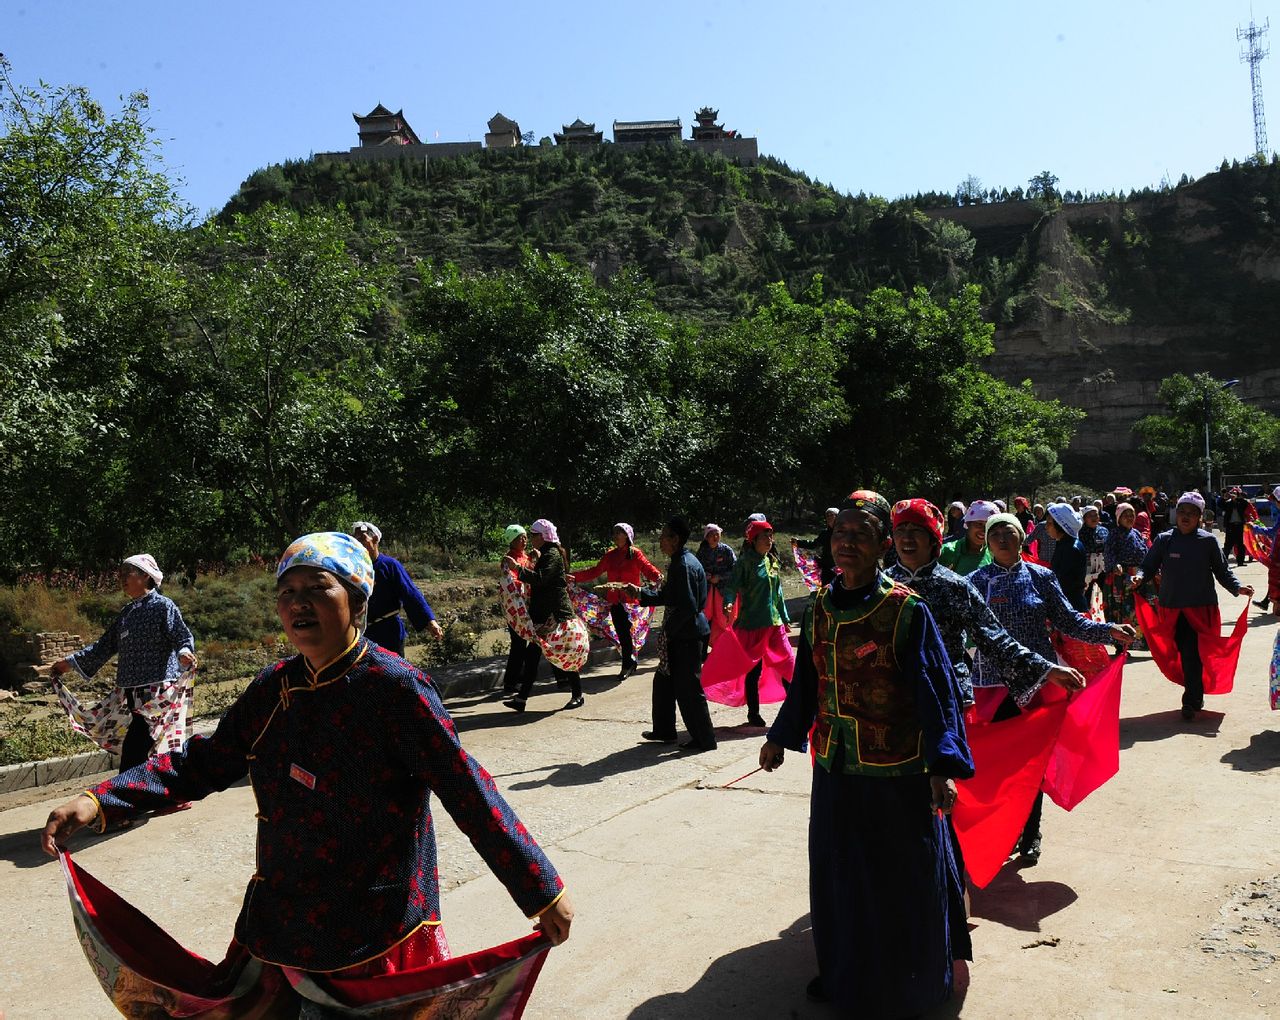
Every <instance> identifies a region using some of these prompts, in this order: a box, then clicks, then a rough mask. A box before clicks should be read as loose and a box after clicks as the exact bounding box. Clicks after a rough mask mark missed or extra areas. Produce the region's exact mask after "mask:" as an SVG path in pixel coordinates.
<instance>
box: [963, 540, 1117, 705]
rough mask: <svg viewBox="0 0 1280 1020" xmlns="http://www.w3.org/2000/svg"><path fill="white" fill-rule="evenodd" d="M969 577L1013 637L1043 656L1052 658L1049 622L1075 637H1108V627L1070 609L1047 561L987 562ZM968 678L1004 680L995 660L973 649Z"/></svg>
mask: <svg viewBox="0 0 1280 1020" xmlns="http://www.w3.org/2000/svg"><path fill="white" fill-rule="evenodd" d="M969 581H970V582H971V583H972V584H973V586H974V587H975V588H977V589H978V593H979V594H980V595H981V596H982V597H983V598H984V599H985V600H986V603H987V605H988V606H990V607H991V610H992V612H994V613H995V615H996V618H997V619H998V620H999V621H1000V623H1001V624H1002V625H1003V626H1004V629H1005V630H1007V631H1008V632H1009V634H1010V635H1011V636H1012V637H1013V638H1014V640H1015V641H1017V642H1018V643H1019V644H1021V645H1024V646H1026V647H1027V648H1030V649H1031V650H1032V651H1034V652H1037V653H1038V654H1039V655H1041V656H1043V657H1044V658H1045V659H1049V660H1050V661H1053V660H1054V659H1055V658H1056V654H1055V652H1054V649H1053V643H1052V641H1051V640H1050V636H1049V629H1050V628H1051V627H1052V628H1054V629H1056V630H1058V631H1060V632H1061V633H1063V634H1066V635H1067V636H1068V637H1073V638H1075V639H1076V640H1078V641H1087V642H1089V643H1090V644H1110V642H1111V628H1110V627H1109V626H1108V625H1107V624H1105V623H1096V622H1094V621H1093V620H1090V619H1089V618H1088V617H1086V616H1084V615H1082V614H1080V613H1077V612H1076V611H1075V610H1074V609H1072V608H1071V603H1070V602H1068V601H1067V597H1066V595H1064V594H1063V593H1062V588H1061V587H1060V586H1059V584H1058V579H1057V578H1056V577H1054V576H1053V571H1052V570H1050V569H1049V568H1048V567H1042V566H1040V565H1039V564H1038V563H1027V562H1025V561H1023V560H1019V561H1018V562H1017V563H1015V564H1014V565H1013V566H1012V567H1002V566H1000V564H998V563H991V564H988V565H987V566H985V567H981V568H980V569H978V570H975V571H974V572H973V573H972V574H970V575H969ZM973 682H974V685H975V686H978V687H990V686H992V685H994V684H1004V683H1006V681H1005V674H1004V671H1003V669H1002V668H1001V664H1000V663H999V662H997V661H995V660H992V659H990V658H988V657H987V656H985V655H984V654H983V653H982V652H981V651H979V652H978V653H977V655H975V656H974V665H973Z"/></svg>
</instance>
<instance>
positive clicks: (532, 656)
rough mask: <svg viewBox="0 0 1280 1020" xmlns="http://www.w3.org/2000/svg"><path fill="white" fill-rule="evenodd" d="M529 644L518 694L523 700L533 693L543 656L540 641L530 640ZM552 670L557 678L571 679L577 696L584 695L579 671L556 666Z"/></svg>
mask: <svg viewBox="0 0 1280 1020" xmlns="http://www.w3.org/2000/svg"><path fill="white" fill-rule="evenodd" d="M528 645H529V647H528V648H526V649H525V653H524V668H523V669H522V670H521V676H520V693H519V694H517V695H516V697H518V698H519V699H520V700H521V701H528V700H529V695H530V694H532V693H533V682H534V681H535V680H536V679H538V662H539V660H540V659H541V658H542V646H541V645H540V644H538V642H536V641H530V642H529V643H528ZM551 671H552V672H553V673H555V675H556V679H557V680H568V681H569V687H570V689H571V690H572V691H573V696H574V697H575V698H580V697H582V677H580V676H579V675H578V674H577V673H569V672H566V671H565V670H563V669H556V667H555V666H552V667H551Z"/></svg>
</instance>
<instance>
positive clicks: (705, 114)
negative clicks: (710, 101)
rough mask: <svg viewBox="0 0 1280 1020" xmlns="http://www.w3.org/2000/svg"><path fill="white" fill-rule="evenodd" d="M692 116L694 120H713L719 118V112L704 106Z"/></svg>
mask: <svg viewBox="0 0 1280 1020" xmlns="http://www.w3.org/2000/svg"><path fill="white" fill-rule="evenodd" d="M693 116H694V118H695V119H696V120H715V119H716V118H717V117H719V116H720V111H719V110H713V109H711V107H709V106H704V107H703V108H702V109H701V110H699V111H698V112H697V113H695V114H694V115H693Z"/></svg>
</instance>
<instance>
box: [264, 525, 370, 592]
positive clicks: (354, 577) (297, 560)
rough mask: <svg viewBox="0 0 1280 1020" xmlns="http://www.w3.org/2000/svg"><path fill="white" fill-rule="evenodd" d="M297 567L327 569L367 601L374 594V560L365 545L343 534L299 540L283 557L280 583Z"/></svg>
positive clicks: (319, 533) (329, 533) (324, 533)
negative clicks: (287, 573) (360, 593)
mask: <svg viewBox="0 0 1280 1020" xmlns="http://www.w3.org/2000/svg"><path fill="white" fill-rule="evenodd" d="M294 567H315V568H317V569H318V570H327V571H329V573H331V574H333V575H334V576H335V577H336V578H337V579H338V580H339V581H341V582H342V583H343V584H344V585H346V586H347V587H348V588H352V589H354V590H356V591H359V592H362V593H363V594H364V598H365V601H366V602H368V601H369V596H370V595H372V594H373V561H372V560H371V559H369V554H368V553H367V552H365V549H364V546H362V545H361V544H360V543H359V542H357V541H356V540H355V539H354V538H352V537H351V536H350V535H345V534H343V533H342V532H341V531H317V532H314V533H313V534H310V535H303V536H302V537H301V538H295V539H294V540H293V541H292V542H290V543H289V548H288V549H286V550H285V551H284V552H283V553H281V554H280V563H279V564H278V565H277V566H276V580H277V581H278V580H280V578H281V577H283V576H284V575H285V573H286V572H287V571H290V570H292V569H293V568H294Z"/></svg>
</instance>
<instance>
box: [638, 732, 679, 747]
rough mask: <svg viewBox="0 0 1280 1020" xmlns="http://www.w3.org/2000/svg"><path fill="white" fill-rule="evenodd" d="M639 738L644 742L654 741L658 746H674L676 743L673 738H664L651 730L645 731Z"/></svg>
mask: <svg viewBox="0 0 1280 1020" xmlns="http://www.w3.org/2000/svg"><path fill="white" fill-rule="evenodd" d="M640 736H641V737H642V738H643V739H645V740H656V741H657V742H658V743H659V744H674V743H675V742H676V738H675V737H664V736H662V734H660V733H655V732H654V731H653V730H645V731H644V732H643V733H641V734H640Z"/></svg>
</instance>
